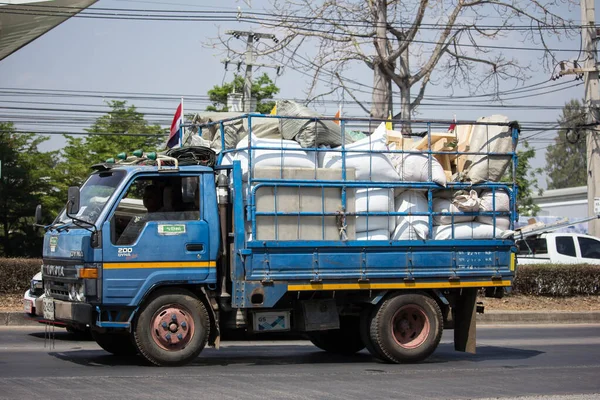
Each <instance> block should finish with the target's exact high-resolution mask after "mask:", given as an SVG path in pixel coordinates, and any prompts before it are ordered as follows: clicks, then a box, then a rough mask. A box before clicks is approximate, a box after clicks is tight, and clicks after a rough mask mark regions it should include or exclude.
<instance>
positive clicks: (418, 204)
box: [392, 190, 429, 240]
mask: <svg viewBox="0 0 600 400" xmlns="http://www.w3.org/2000/svg"><path fill="white" fill-rule="evenodd" d="M395 205H396V211H397V212H405V213H427V212H428V206H427V198H426V197H425V194H424V193H423V192H419V191H416V190H407V191H405V192H402V193H400V194H399V195H398V196H396V199H395ZM428 234H429V217H428V216H427V215H415V216H397V217H396V229H395V230H394V233H393V235H392V240H419V239H421V240H422V239H426V238H427V235H428Z"/></svg>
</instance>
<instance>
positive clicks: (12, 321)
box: [0, 311, 39, 326]
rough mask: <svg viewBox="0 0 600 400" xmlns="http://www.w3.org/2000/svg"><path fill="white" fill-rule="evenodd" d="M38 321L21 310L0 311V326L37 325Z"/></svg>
mask: <svg viewBox="0 0 600 400" xmlns="http://www.w3.org/2000/svg"><path fill="white" fill-rule="evenodd" d="M38 324H39V322H37V321H35V320H33V319H31V317H28V316H27V315H25V313H22V312H16V311H13V312H10V311H9V312H3V311H0V326H27V325H30V326H31V325H38Z"/></svg>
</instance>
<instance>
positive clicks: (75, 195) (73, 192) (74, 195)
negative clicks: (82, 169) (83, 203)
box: [67, 186, 80, 215]
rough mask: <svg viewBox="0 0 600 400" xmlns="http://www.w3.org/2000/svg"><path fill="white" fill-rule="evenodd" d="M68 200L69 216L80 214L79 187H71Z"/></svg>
mask: <svg viewBox="0 0 600 400" xmlns="http://www.w3.org/2000/svg"><path fill="white" fill-rule="evenodd" d="M67 197H68V200H67V215H75V214H77V213H78V212H79V202H80V200H79V188H78V187H77V186H71V187H69V191H68V195H67Z"/></svg>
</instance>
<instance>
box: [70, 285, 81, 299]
mask: <svg viewBox="0 0 600 400" xmlns="http://www.w3.org/2000/svg"><path fill="white" fill-rule="evenodd" d="M69 300H70V301H85V293H84V286H83V285H82V284H81V283H69Z"/></svg>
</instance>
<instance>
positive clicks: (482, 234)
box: [433, 222, 510, 240]
mask: <svg viewBox="0 0 600 400" xmlns="http://www.w3.org/2000/svg"><path fill="white" fill-rule="evenodd" d="M452 229H454V239H490V238H497V239H499V238H502V237H503V236H504V235H505V234H507V231H504V230H502V229H499V228H496V229H495V230H494V227H493V226H491V225H486V224H482V223H481V222H462V223H460V224H453V225H438V226H434V227H433V239H435V240H448V239H452ZM508 232H510V231H508Z"/></svg>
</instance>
